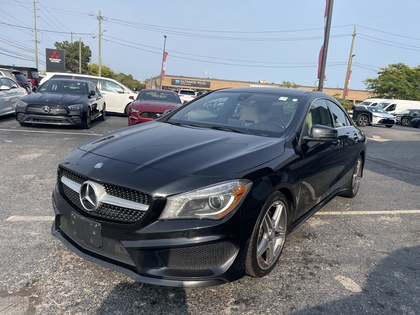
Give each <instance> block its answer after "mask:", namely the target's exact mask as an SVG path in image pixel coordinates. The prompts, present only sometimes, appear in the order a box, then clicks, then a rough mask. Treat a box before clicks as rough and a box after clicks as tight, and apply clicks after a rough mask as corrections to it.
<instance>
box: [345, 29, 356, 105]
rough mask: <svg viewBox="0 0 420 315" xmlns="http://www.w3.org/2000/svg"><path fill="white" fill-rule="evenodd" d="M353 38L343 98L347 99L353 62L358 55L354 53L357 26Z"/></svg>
mask: <svg viewBox="0 0 420 315" xmlns="http://www.w3.org/2000/svg"><path fill="white" fill-rule="evenodd" d="M352 36H353V39H352V40H351V47H350V56H349V62H348V64H347V71H346V81H344V89H343V99H344V100H345V99H346V96H347V90H348V87H349V80H350V73H351V64H352V62H353V57H354V56H356V55H353V47H354V38H355V37H356V26H355V27H354V30H353V35H352Z"/></svg>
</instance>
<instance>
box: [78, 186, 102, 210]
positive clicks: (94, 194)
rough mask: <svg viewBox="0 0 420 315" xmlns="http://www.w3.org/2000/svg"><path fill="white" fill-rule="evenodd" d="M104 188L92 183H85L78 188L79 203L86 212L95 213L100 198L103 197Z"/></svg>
mask: <svg viewBox="0 0 420 315" xmlns="http://www.w3.org/2000/svg"><path fill="white" fill-rule="evenodd" d="M104 193H105V190H104V188H103V187H102V186H101V185H99V184H97V183H94V182H91V181H86V182H84V183H83V184H82V186H81V187H80V194H79V198H80V202H81V204H82V206H83V208H85V210H86V211H89V212H90V211H95V210H96V209H98V208H99V206H100V205H101V197H102V196H103V195H104Z"/></svg>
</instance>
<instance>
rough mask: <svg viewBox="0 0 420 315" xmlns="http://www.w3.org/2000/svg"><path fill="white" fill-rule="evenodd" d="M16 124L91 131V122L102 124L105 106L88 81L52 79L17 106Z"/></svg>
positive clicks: (21, 100) (101, 97) (94, 87)
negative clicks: (61, 126) (77, 127)
mask: <svg viewBox="0 0 420 315" xmlns="http://www.w3.org/2000/svg"><path fill="white" fill-rule="evenodd" d="M15 114H16V120H17V121H18V122H19V124H20V125H21V126H28V125H30V124H43V125H69V126H79V127H82V128H86V129H88V128H90V127H91V123H92V120H93V119H96V118H100V119H102V120H105V117H106V103H105V100H104V98H103V96H102V95H101V93H100V92H99V90H98V88H97V87H96V86H95V85H94V84H93V83H92V82H90V81H85V80H77V79H51V80H48V81H47V82H45V83H44V84H42V85H41V86H40V87H39V88H38V89H36V90H35V92H34V93H31V94H29V95H28V96H25V97H22V98H21V99H20V101H18V103H17V104H16V110H15Z"/></svg>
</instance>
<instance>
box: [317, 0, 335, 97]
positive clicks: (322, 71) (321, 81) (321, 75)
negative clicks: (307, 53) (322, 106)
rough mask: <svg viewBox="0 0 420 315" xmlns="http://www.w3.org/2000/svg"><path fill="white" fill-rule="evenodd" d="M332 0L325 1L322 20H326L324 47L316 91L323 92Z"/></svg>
mask: <svg viewBox="0 0 420 315" xmlns="http://www.w3.org/2000/svg"><path fill="white" fill-rule="evenodd" d="M333 5H334V0H327V8H326V12H325V13H326V14H325V17H324V19H325V20H326V22H325V25H324V45H323V46H322V52H321V53H322V59H321V65H320V71H319V78H318V79H319V82H318V91H321V92H322V90H323V88H324V76H325V66H326V64H327V52H328V43H329V41H330V29H331V20H332V11H333Z"/></svg>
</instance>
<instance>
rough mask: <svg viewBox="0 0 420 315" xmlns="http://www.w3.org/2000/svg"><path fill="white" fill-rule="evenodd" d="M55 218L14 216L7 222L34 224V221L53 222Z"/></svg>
mask: <svg viewBox="0 0 420 315" xmlns="http://www.w3.org/2000/svg"><path fill="white" fill-rule="evenodd" d="M53 220H54V216H50V215H49V216H26V215H25V216H22V215H12V216H11V217H8V218H7V219H6V221H9V222H33V221H53Z"/></svg>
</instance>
